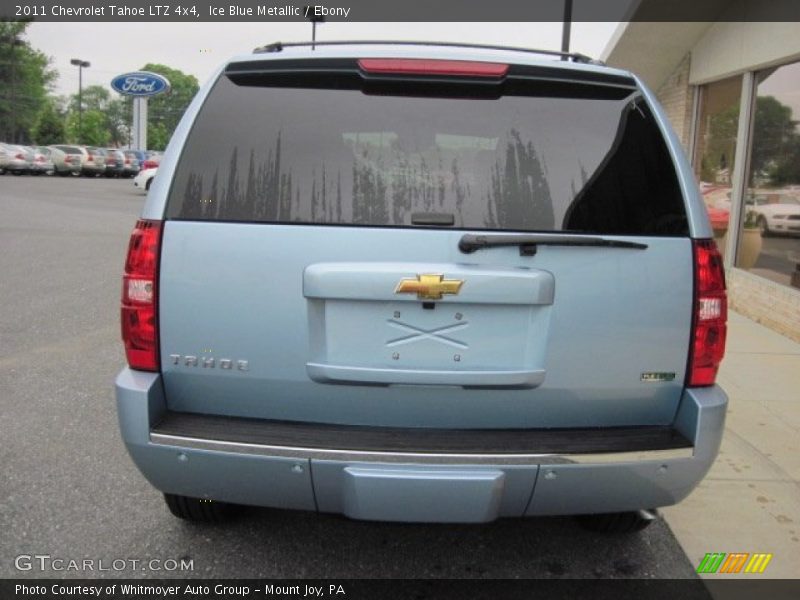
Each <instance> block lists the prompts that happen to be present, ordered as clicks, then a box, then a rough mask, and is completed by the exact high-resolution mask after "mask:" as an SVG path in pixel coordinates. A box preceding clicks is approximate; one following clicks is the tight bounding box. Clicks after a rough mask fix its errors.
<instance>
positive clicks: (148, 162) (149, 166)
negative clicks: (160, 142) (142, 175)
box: [142, 158, 158, 170]
mask: <svg viewBox="0 0 800 600" xmlns="http://www.w3.org/2000/svg"><path fill="white" fill-rule="evenodd" d="M157 167H158V163H157V162H156V161H154V160H150V159H149V158H148V159H147V160H146V161H144V169H155V168H157ZM144 169H142V170H144Z"/></svg>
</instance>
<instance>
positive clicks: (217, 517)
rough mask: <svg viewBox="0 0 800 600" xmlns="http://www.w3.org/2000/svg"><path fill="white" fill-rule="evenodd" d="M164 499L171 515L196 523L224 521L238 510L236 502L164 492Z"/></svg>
mask: <svg viewBox="0 0 800 600" xmlns="http://www.w3.org/2000/svg"><path fill="white" fill-rule="evenodd" d="M164 501H165V502H166V503H167V508H169V511H170V512H171V513H172V514H173V515H175V516H176V517H178V518H179V519H185V520H186V521H194V522H196V523H219V522H221V521H225V520H227V519H229V518H230V517H232V516H233V515H235V514H236V513H237V512H239V508H240V507H239V506H237V505H236V504H228V503H227V502H217V501H216V500H204V499H200V498H190V497H189V496H178V495H177V494H164Z"/></svg>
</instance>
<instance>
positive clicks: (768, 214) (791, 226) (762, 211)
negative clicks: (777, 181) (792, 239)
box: [748, 193, 800, 236]
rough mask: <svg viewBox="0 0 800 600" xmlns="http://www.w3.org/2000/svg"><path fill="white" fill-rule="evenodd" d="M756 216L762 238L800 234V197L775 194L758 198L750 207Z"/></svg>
mask: <svg viewBox="0 0 800 600" xmlns="http://www.w3.org/2000/svg"><path fill="white" fill-rule="evenodd" d="M748 208H749V209H750V210H752V211H753V212H754V213H755V214H756V222H757V223H758V227H759V229H761V235H762V236H769V235H773V234H777V233H784V234H799V233H800V197H798V196H792V195H789V194H780V193H773V194H767V195H763V196H756V197H755V199H754V200H753V203H752V204H751V205H749V206H748Z"/></svg>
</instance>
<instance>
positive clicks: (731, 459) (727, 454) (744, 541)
mask: <svg viewBox="0 0 800 600" xmlns="http://www.w3.org/2000/svg"><path fill="white" fill-rule="evenodd" d="M718 382H719V383H720V385H721V386H722V387H723V388H724V389H725V391H726V392H727V393H728V396H729V397H730V404H729V406H728V417H727V422H726V426H725V437H724V438H723V440H722V448H721V449H720V454H719V457H718V458H717V461H716V463H715V464H714V466H713V467H712V468H711V471H710V472H709V473H708V475H707V476H706V478H705V479H704V480H703V482H702V483H701V484H700V485H699V486H698V488H697V489H696V490H695V491H694V492H693V493H692V494H691V495H690V496H689V497H688V498H687V499H686V500H684V501H683V502H682V503H680V504H678V505H677V506H673V507H669V508H665V509H664V510H663V514H664V517H665V518H666V520H667V522H668V523H669V525H670V527H671V528H672V530H673V532H674V533H675V536H676V537H677V538H678V541H679V542H680V543H681V546H683V549H684V550H685V551H686V554H687V556H688V557H689V560H690V561H692V563H694V564H695V565H698V564H699V563H700V561H701V560H702V558H703V556H705V554H706V553H707V552H725V553H732V552H748V553H751V554H752V553H757V552H763V553H772V554H773V555H774V556H773V558H772V560H771V562H770V563H769V565H768V566H767V568H766V570H765V571H764V573H763V574H761V575H743V574H739V575H729V576H728V577H770V578H798V577H800V344H798V343H795V342H793V341H791V340H790V339H788V338H786V337H783V336H781V335H780V334H778V333H775V332H773V331H772V330H770V329H767V328H766V327H763V326H762V325H759V324H758V323H755V322H754V321H751V320H749V319H747V318H745V317H743V316H741V315H739V314H738V313H733V312H731V313H730V315H729V319H728V343H727V352H726V355H725V360H724V361H723V363H722V367H721V369H720V375H719V377H718ZM705 577H709V578H717V577H725V575H705Z"/></svg>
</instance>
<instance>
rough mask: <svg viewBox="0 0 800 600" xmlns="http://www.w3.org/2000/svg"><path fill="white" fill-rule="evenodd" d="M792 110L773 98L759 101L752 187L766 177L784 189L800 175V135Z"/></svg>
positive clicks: (762, 97)
mask: <svg viewBox="0 0 800 600" xmlns="http://www.w3.org/2000/svg"><path fill="white" fill-rule="evenodd" d="M797 124H798V121H794V120H792V108H791V107H790V106H786V105H785V104H781V102H780V101H778V99H777V98H775V97H773V96H759V97H758V98H757V99H756V115H755V121H754V122H753V151H752V153H751V158H750V185H751V186H752V185H753V182H754V180H755V179H756V178H759V177H762V176H766V177H767V178H768V179H769V180H770V181H771V183H773V184H774V185H783V184H785V183H788V182H789V180H791V179H792V177H791V173H792V172H794V173H797V172H798V168H800V167H798V161H800V153H798V150H799V149H800V135H798V133H797Z"/></svg>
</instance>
